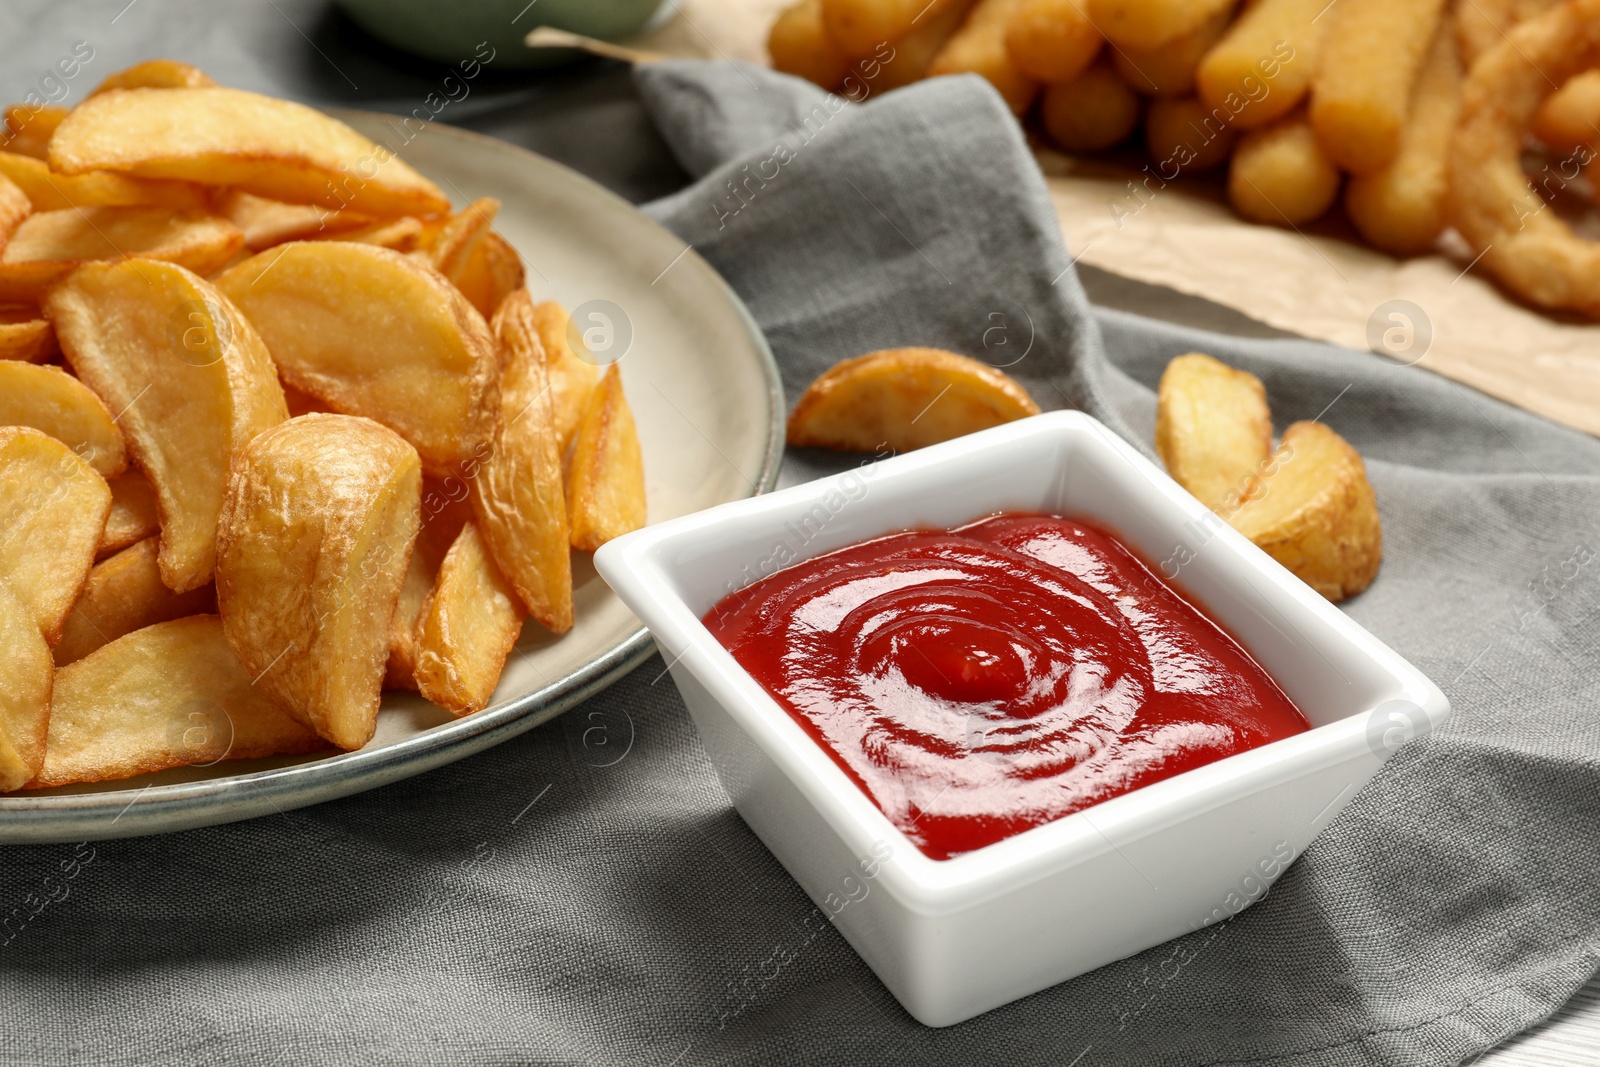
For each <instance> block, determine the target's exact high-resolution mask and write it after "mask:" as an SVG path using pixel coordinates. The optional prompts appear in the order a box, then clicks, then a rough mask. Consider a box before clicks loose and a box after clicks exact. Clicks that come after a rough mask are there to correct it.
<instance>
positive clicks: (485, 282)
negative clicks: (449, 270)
mask: <svg viewBox="0 0 1600 1067" xmlns="http://www.w3.org/2000/svg"><path fill="white" fill-rule="evenodd" d="M525 278H526V271H524V270H523V267H522V257H521V256H519V255H517V250H516V249H515V248H512V247H511V243H510V242H509V241H507V240H506V239H505V238H504V237H501V236H500V235H499V234H498V233H495V232H494V231H493V230H490V231H489V232H488V233H486V234H484V235H483V240H481V241H479V242H478V244H477V246H476V247H475V248H473V250H472V254H471V255H469V256H468V257H467V262H466V264H465V265H464V266H463V267H462V268H461V273H460V275H459V276H458V277H457V278H456V279H455V283H456V288H457V289H460V290H461V295H462V296H465V297H466V298H467V300H468V302H470V303H471V304H472V306H473V307H475V308H477V309H478V313H479V314H481V315H482V316H483V317H484V318H486V319H488V318H493V317H494V313H495V311H496V310H498V309H499V307H500V302H501V301H502V300H504V299H505V298H506V297H508V296H510V295H511V294H512V293H514V292H516V291H517V290H518V289H521V288H522V283H523V281H524V279H525Z"/></svg>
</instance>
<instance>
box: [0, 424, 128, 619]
mask: <svg viewBox="0 0 1600 1067" xmlns="http://www.w3.org/2000/svg"><path fill="white" fill-rule="evenodd" d="M110 510H111V489H110V487H109V486H107V485H106V480H105V479H104V478H102V477H100V475H98V474H96V473H95V472H94V468H93V467H91V466H89V464H87V463H85V462H84V461H83V459H82V458H80V457H79V456H78V454H77V453H75V452H73V451H72V449H70V448H68V447H67V446H66V445H64V444H62V443H61V442H60V441H57V440H56V439H55V438H54V437H51V436H49V435H48V434H43V433H40V432H39V431H38V430H35V429H33V428H32V427H29V426H0V577H3V578H4V580H5V581H6V582H8V583H9V584H10V586H11V592H12V593H14V594H15V595H16V597H17V599H18V600H20V601H22V602H23V603H24V604H26V605H27V606H28V610H29V611H31V612H32V613H33V619H34V622H35V623H36V624H37V625H38V627H39V632H40V633H42V634H44V639H45V640H46V641H47V642H49V643H50V644H52V645H53V644H55V643H56V641H57V640H58V639H59V638H60V637H61V624H62V622H63V621H64V620H65V619H66V617H67V612H68V611H70V610H72V602H73V601H74V600H76V599H78V590H80V589H82V588H83V583H84V581H85V580H86V579H87V578H88V577H89V568H90V567H92V566H94V552H95V548H96V547H97V546H98V545H99V544H100V534H101V531H103V530H104V529H105V526H106V514H107V512H109V511H110Z"/></svg>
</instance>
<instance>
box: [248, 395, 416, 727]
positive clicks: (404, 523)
mask: <svg viewBox="0 0 1600 1067" xmlns="http://www.w3.org/2000/svg"><path fill="white" fill-rule="evenodd" d="M421 490H422V467H421V463H420V462H419V460H418V459H417V453H416V450H415V449H413V448H412V447H411V446H410V445H408V444H406V442H405V441H404V440H402V439H401V438H400V436H399V435H398V434H396V433H394V432H393V431H392V430H389V429H386V428H385V427H383V426H380V425H378V424H377V423H375V422H372V421H371V420H369V419H360V418H355V417H352V416H349V415H315V414H314V415H302V416H300V417H299V418H297V419H291V420H290V421H288V422H285V423H282V424H281V425H278V426H274V427H273V428H272V429H270V430H267V431H266V432H265V433H262V434H261V435H260V436H258V437H256V439H255V440H253V441H251V442H250V443H249V444H248V445H247V446H245V448H244V451H243V452H241V453H240V454H239V457H238V459H237V460H236V461H235V463H234V468H233V474H232V477H231V478H230V479H229V483H228V497H227V501H226V503H224V505H223V508H222V514H221V516H220V517H219V519H218V521H217V603H218V606H219V607H220V609H221V611H222V621H223V626H224V629H225V630H226V632H227V635H228V640H229V642H230V643H231V644H232V645H233V648H234V651H235V652H236V653H237V654H238V656H239V660H240V662H241V663H243V664H244V666H245V669H246V670H247V671H249V672H250V676H251V677H253V678H255V679H256V684H258V685H259V686H261V687H262V688H263V689H265V690H266V691H267V693H268V694H269V695H270V696H271V697H272V699H273V700H275V701H277V702H278V704H279V706H281V707H282V708H284V710H286V711H288V712H289V714H291V715H293V716H294V717H295V718H296V719H298V720H299V721H300V722H302V723H304V724H305V725H307V726H309V727H311V728H312V729H313V730H315V731H316V732H317V733H318V734H320V735H321V736H322V737H324V738H326V739H327V740H328V741H330V742H332V743H333V744H335V745H337V746H339V747H340V748H344V749H354V748H360V747H361V746H362V745H364V744H366V743H367V742H368V741H369V740H371V739H372V731H373V727H374V725H375V724H376V722H377V718H378V697H379V689H380V687H381V686H382V683H383V673H384V664H385V663H386V661H387V660H388V656H389V620H390V619H391V618H392V617H393V616H394V609H395V604H396V601H397V600H398V598H399V595H400V588H401V586H402V584H403V583H404V582H405V576H406V564H407V561H408V560H409V558H410V556H411V546H412V542H413V541H414V540H415V539H416V536H417V526H418V521H419V511H420V500H421Z"/></svg>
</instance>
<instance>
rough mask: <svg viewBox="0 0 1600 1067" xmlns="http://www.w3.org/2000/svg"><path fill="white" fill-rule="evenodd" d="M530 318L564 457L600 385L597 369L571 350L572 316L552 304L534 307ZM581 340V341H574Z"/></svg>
mask: <svg viewBox="0 0 1600 1067" xmlns="http://www.w3.org/2000/svg"><path fill="white" fill-rule="evenodd" d="M533 318H534V323H535V325H537V326H538V329H539V344H540V345H541V346H543V348H544V359H545V368H546V370H547V371H548V372H549V375H550V410H551V416H552V418H554V419H555V425H556V435H557V444H558V445H559V447H560V449H561V454H562V455H563V456H565V455H566V454H567V450H568V449H569V448H570V447H571V446H572V436H573V434H575V433H577V432H578V422H579V420H581V419H582V418H583V412H584V409H586V408H587V407H588V406H589V397H590V396H591V395H593V393H594V387H595V386H596V385H599V384H600V367H599V365H598V364H596V363H595V362H594V361H593V360H590V359H585V358H583V357H582V356H580V355H578V353H577V351H576V350H575V349H574V348H573V344H572V342H573V339H574V338H575V337H577V331H576V330H574V329H573V328H572V316H570V315H568V314H567V309H566V308H564V307H562V306H561V305H560V304H558V303H556V302H555V301H554V300H545V301H542V302H540V303H538V304H535V305H534V308H533ZM578 340H580V341H581V340H582V338H578Z"/></svg>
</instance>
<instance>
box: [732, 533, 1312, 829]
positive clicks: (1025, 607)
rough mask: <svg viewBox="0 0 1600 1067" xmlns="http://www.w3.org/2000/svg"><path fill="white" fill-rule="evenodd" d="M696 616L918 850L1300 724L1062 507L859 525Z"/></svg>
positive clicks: (1217, 637)
mask: <svg viewBox="0 0 1600 1067" xmlns="http://www.w3.org/2000/svg"><path fill="white" fill-rule="evenodd" d="M705 624H706V626H707V627H709V628H710V630H711V632H712V633H713V634H715V635H716V637H717V639H718V640H719V641H721V642H722V644H723V645H724V646H725V647H726V648H727V649H728V651H730V652H732V653H733V657H734V658H735V659H737V660H738V661H739V663H740V665H741V666H743V667H744V668H745V669H746V670H747V671H749V672H750V673H751V675H753V676H754V677H755V679H756V680H757V681H758V682H760V683H761V684H762V686H764V687H765V688H766V690H767V692H769V693H771V694H772V696H773V697H774V698H776V699H777V701H778V703H779V704H781V705H782V706H783V707H784V708H785V709H786V710H787V711H788V712H789V714H790V715H792V716H793V717H794V719H795V721H796V722H798V723H799V724H800V725H801V727H802V728H804V729H805V731H806V732H807V733H808V734H810V735H811V736H812V737H813V738H814V739H816V741H817V743H818V744H820V745H821V746H822V747H823V748H824V749H825V750H826V751H827V752H828V753H829V755H831V756H832V757H833V759H834V761H835V762H836V763H838V764H839V766H840V767H842V768H843V769H844V772H845V773H846V774H847V775H849V776H850V778H851V779H852V780H853V781H854V782H855V783H856V784H857V785H858V786H860V787H861V789H862V790H863V791H864V792H865V793H866V794H867V796H869V797H871V798H872V801H873V803H875V804H877V805H878V807H879V808H880V809H881V810H882V811H883V813H884V814H885V815H887V816H888V817H889V821H890V822H892V823H894V824H895V826H897V827H899V829H900V830H901V831H902V832H903V833H905V835H906V836H907V837H909V838H910V839H911V840H912V841H914V842H915V843H916V845H917V847H918V848H920V849H921V850H922V851H923V852H924V853H926V854H927V855H928V856H931V857H932V858H934V859H941V860H942V859H949V858H951V857H953V856H958V855H960V854H961V853H963V852H971V851H972V850H973V849H976V848H982V847H983V846H984V845H988V844H993V843H994V842H996V841H1000V840H1002V839H1004V838H1007V837H1010V836H1011V835H1013V834H1018V833H1021V832H1022V831H1024V830H1028V829H1031V828H1033V827H1035V826H1040V825H1042V824H1044V823H1047V822H1051V821H1053V820H1055V819H1059V818H1061V817H1062V816H1063V815H1069V814H1071V813H1072V812H1075V811H1081V810H1082V809H1084V808H1087V807H1089V806H1090V805H1093V804H1098V803H1099V802H1100V801H1102V800H1108V799H1110V798H1111V797H1114V796H1119V795H1121V794H1123V793H1127V792H1129V791H1131V790H1134V789H1138V788H1139V787H1140V786H1142V785H1147V784H1149V783H1151V782H1158V781H1160V780H1162V779H1163V778H1170V777H1171V776H1173V775H1175V774H1181V773H1183V772H1184V771H1187V770H1190V769H1191V768H1194V767H1199V766H1203V765H1204V764H1207V763H1210V762H1212V761H1213V760H1219V759H1222V758H1223V757H1224V756H1231V755H1233V754H1234V753H1236V752H1243V751H1245V750H1246V749H1251V748H1255V747H1256V746H1257V745H1264V744H1266V743H1267V742H1269V741H1276V740H1278V739H1279V738H1282V737H1289V736H1291V735H1293V734H1297V733H1300V732H1302V731H1304V730H1307V729H1309V726H1308V725H1307V723H1306V720H1305V717H1304V716H1303V715H1301V714H1300V711H1299V709H1298V708H1296V707H1295V706H1294V705H1293V704H1292V703H1290V701H1289V698H1288V697H1287V696H1285V695H1284V693H1283V691H1282V690H1281V689H1279V688H1278V686H1277V684H1276V683H1275V682H1273V680H1272V679H1271V678H1270V677H1268V676H1267V673H1266V672H1265V671H1264V670H1262V669H1261V666H1260V665H1259V664H1258V663H1256V661H1255V660H1253V659H1252V658H1251V657H1250V654H1249V653H1247V652H1246V651H1245V650H1244V649H1243V648H1241V647H1240V646H1239V645H1238V643H1237V642H1235V641H1234V640H1233V639H1232V638H1231V637H1229V636H1228V634H1227V633H1225V632H1224V631H1223V630H1222V629H1221V628H1220V627H1219V626H1218V625H1217V624H1216V623H1214V622H1212V621H1211V620H1210V619H1208V618H1207V617H1206V616H1205V615H1204V614H1203V613H1202V612H1201V611H1200V610H1199V609H1198V608H1197V607H1195V606H1194V605H1193V604H1191V603H1189V602H1188V601H1187V600H1185V599H1184V598H1183V597H1182V596H1180V595H1179V594H1178V593H1177V592H1176V591H1174V590H1173V589H1172V587H1171V586H1169V585H1167V584H1166V583H1164V582H1162V581H1161V580H1160V579H1159V578H1157V577H1156V574H1155V573H1154V572H1153V571H1152V570H1151V569H1150V567H1149V566H1147V565H1146V564H1145V563H1144V562H1143V561H1142V560H1140V559H1139V557H1137V556H1135V555H1134V554H1133V552H1132V551H1130V550H1129V549H1128V548H1126V547H1125V546H1123V544H1122V543H1121V542H1120V541H1118V540H1117V539H1116V538H1115V537H1113V536H1112V535H1111V534H1109V533H1106V532H1105V531H1104V530H1101V529H1098V528H1096V527H1095V526H1092V525H1090V524H1089V523H1086V522H1082V521H1079V520H1077V519H1064V518H1053V517H1049V516H1042V515H1000V516H997V517H995V518H990V519H984V520H982V521H980V522H976V523H973V524H971V525H969V526H964V527H960V528H957V529H955V530H952V531H949V532H944V531H939V530H913V531H909V532H907V533H899V534H892V535H890V536H888V537H880V538H877V539H876V540H872V541H866V542H863V543H861V544H858V545H852V546H851V547H849V548H843V549H839V550H838V551H836V552H830V553H828V554H827V555H824V556H818V557H817V558H815V559H811V560H807V561H805V562H803V563H800V564H797V565H796V566H793V567H790V568H788V569H787V570H783V571H779V572H778V573H777V574H774V575H771V576H770V577H767V578H764V579H762V580H761V581H759V582H756V583H755V584H754V585H751V586H749V587H748V588H746V589H742V590H740V591H739V592H737V593H734V594H733V595H731V596H729V597H727V598H725V599H724V600H723V601H722V602H721V603H719V604H718V605H717V606H716V607H715V608H713V609H712V610H711V611H710V613H709V614H707V615H706V617H705Z"/></svg>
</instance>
